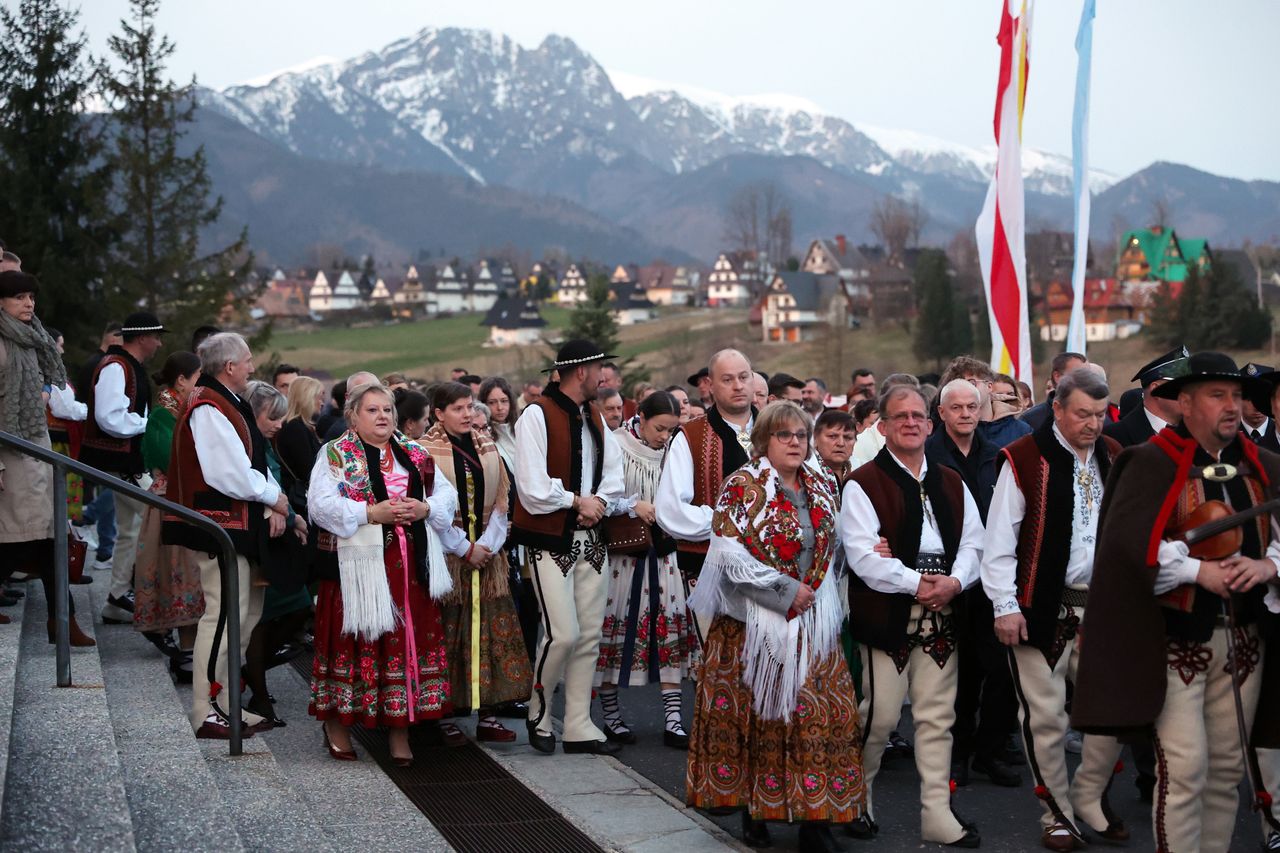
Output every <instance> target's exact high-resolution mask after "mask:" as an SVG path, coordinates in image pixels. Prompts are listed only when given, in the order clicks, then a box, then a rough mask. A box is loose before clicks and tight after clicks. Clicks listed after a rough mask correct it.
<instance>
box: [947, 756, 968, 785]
mask: <svg viewBox="0 0 1280 853" xmlns="http://www.w3.org/2000/svg"><path fill="white" fill-rule="evenodd" d="M951 781H952V782H955V783H956V787H957V788H964V787H966V786H967V785H968V784H969V762H967V761H965V760H964V759H961V760H960V761H953V762H951Z"/></svg>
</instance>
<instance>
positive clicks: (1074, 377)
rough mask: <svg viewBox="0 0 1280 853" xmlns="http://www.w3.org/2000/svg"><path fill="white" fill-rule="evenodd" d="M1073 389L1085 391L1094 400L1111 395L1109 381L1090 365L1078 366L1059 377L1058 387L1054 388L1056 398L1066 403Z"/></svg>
mask: <svg viewBox="0 0 1280 853" xmlns="http://www.w3.org/2000/svg"><path fill="white" fill-rule="evenodd" d="M1072 391H1083V392H1084V393H1085V395H1086V396H1088V397H1091V398H1092V399H1094V400H1105V399H1107V397H1109V396H1110V395H1111V389H1110V388H1109V387H1107V381H1106V380H1105V379H1103V378H1102V377H1100V376H1099V375H1098V374H1097V373H1095V372H1094V371H1092V370H1090V369H1089V368H1088V367H1077V368H1076V369H1075V370H1073V371H1071V372H1070V373H1068V374H1066V375H1065V376H1063V377H1062V378H1061V379H1059V380H1058V387H1057V388H1056V389H1055V390H1054V400H1055V401H1056V402H1059V403H1062V404H1063V405H1065V404H1066V401H1067V398H1068V397H1070V396H1071V392H1072Z"/></svg>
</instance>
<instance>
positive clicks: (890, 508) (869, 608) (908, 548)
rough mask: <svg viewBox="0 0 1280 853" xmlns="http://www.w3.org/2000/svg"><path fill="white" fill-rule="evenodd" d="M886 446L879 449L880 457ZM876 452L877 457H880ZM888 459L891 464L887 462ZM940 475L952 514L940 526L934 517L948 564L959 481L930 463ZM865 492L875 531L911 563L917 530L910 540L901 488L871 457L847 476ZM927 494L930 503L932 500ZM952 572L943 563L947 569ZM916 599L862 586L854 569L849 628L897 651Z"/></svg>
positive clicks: (958, 511)
mask: <svg viewBox="0 0 1280 853" xmlns="http://www.w3.org/2000/svg"><path fill="white" fill-rule="evenodd" d="M887 455H888V451H887V450H882V451H881V456H887ZM879 458H880V457H877V459H879ZM890 464H896V463H893V462H891V463H890ZM934 471H936V472H937V473H938V474H939V475H940V476H941V482H940V484H939V487H940V489H941V493H942V495H943V500H945V501H946V503H947V506H948V508H949V509H950V514H951V519H952V521H951V523H949V524H947V525H943V524H942V523H941V519H940V520H939V533H941V534H942V544H943V548H944V549H945V552H946V555H947V558H948V564H949V562H950V560H952V559H954V558H955V555H956V551H957V550H959V548H960V532H961V531H962V530H963V529H964V489H965V486H964V480H962V479H960V475H959V474H957V473H956V472H955V471H954V470H952V469H951V468H947V467H945V466H942V465H938V466H936V467H931V468H930V469H929V473H930V474H932V473H933V472H934ZM849 480H850V481H851V482H855V483H857V484H858V485H859V486H861V487H862V491H863V492H864V493H866V495H867V498H868V499H869V500H870V501H871V506H872V507H874V508H875V511H876V516H877V518H879V520H880V531H879V533H880V535H881V536H883V537H884V538H885V539H886V540H888V542H889V550H890V551H891V552H892V553H893V554H894V556H896V557H898V558H899V559H902V560H903V562H904V563H905V564H906V565H907V566H908V567H910V566H911V564H912V563H914V562H915V558H916V556H918V555H919V549H920V539H919V530H916V531H914V542H909V541H907V538H908V536H910V535H911V533H910V532H908V531H905V530H904V524H903V522H904V519H905V516H906V501H905V498H904V495H903V487H902V486H901V485H899V484H898V483H897V482H895V481H894V480H893V478H892V477H890V476H889V474H887V473H886V472H885V470H884V468H882V467H881V466H880V465H879V464H878V463H877V462H876V461H872V462H868V463H867V464H865V465H862V466H859V467H858V468H857V469H856V470H855V471H854V472H853V474H852V475H851V476H850V477H849ZM936 503H937V499H936V498H935V496H934V494H930V504H936ZM950 573H951V569H950V567H949V566H948V569H947V574H950ZM913 603H915V599H914V598H913V597H912V596H910V595H907V594H905V593H887V592H879V591H877V590H874V589H872V588H871V587H869V586H867V585H866V583H865V582H863V581H862V579H861V578H859V577H858V576H857V575H856V574H850V577H849V633H850V635H851V636H852V637H853V639H855V640H857V641H858V642H863V643H866V644H867V645H869V646H871V647H873V648H877V649H880V650H882V651H886V652H890V653H897V652H900V651H902V650H903V649H904V648H905V647H906V645H907V629H908V623H909V622H910V619H911V605H912V604H913Z"/></svg>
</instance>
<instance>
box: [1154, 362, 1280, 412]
mask: <svg viewBox="0 0 1280 853" xmlns="http://www.w3.org/2000/svg"><path fill="white" fill-rule="evenodd" d="M1213 381H1226V382H1239V383H1240V386H1241V390H1242V391H1243V392H1244V394H1245V396H1246V397H1249V398H1250V399H1255V398H1257V396H1258V395H1259V394H1264V395H1266V394H1270V392H1271V386H1270V385H1269V384H1268V383H1267V382H1266V381H1265V380H1263V379H1260V378H1258V377H1257V376H1256V375H1250V374H1248V373H1246V372H1245V371H1243V370H1241V369H1240V368H1238V367H1236V362H1235V359H1233V358H1232V357H1231V356H1229V355H1227V354H1226V353H1221V352H1197V353H1193V354H1192V355H1191V356H1189V357H1188V358H1187V371H1186V373H1184V374H1183V375H1182V376H1176V377H1174V378H1173V379H1170V380H1169V381H1168V382H1165V383H1164V384H1163V385H1161V386H1159V387H1158V388H1156V389H1155V390H1153V391H1152V392H1151V393H1152V395H1153V396H1156V397H1162V398H1164V399H1166V400H1176V399H1177V397H1178V392H1179V391H1181V390H1182V389H1183V388H1186V387H1187V386H1189V385H1194V384H1195V383H1197V382H1213Z"/></svg>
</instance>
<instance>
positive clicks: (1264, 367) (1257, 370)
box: [1240, 361, 1280, 415]
mask: <svg viewBox="0 0 1280 853" xmlns="http://www.w3.org/2000/svg"><path fill="white" fill-rule="evenodd" d="M1240 372H1241V373H1243V374H1244V375H1245V376H1252V377H1254V378H1255V379H1258V380H1260V383H1261V385H1262V387H1260V388H1258V389H1256V390H1255V391H1254V393H1253V394H1251V395H1250V397H1249V402H1251V403H1253V406H1254V408H1256V409H1258V410H1259V411H1261V412H1266V413H1267V414H1268V415H1270V413H1271V395H1272V394H1273V393H1275V389H1276V385H1277V384H1280V370H1276V369H1275V368H1274V367H1272V366H1271V365H1269V364H1258V363H1257V362H1253V361H1251V362H1249V363H1248V364H1246V365H1245V366H1244V367H1242V368H1240Z"/></svg>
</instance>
